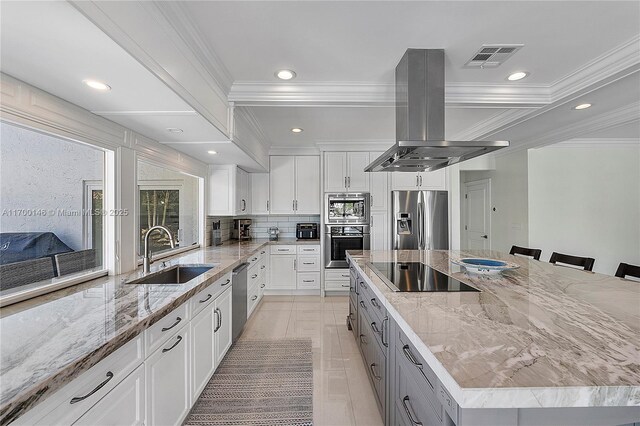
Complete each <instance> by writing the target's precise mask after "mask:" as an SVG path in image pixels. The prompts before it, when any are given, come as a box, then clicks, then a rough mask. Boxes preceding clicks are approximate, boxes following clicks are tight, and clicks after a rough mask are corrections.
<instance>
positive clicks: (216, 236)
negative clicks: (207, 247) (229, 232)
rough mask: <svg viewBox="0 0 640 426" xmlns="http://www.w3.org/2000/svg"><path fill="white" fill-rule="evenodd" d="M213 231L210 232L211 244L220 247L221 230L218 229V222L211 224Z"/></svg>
mask: <svg viewBox="0 0 640 426" xmlns="http://www.w3.org/2000/svg"><path fill="white" fill-rule="evenodd" d="M212 226H213V230H212V231H211V244H212V245H214V246H221V245H222V230H221V229H220V221H219V220H218V221H215V222H213V225H212Z"/></svg>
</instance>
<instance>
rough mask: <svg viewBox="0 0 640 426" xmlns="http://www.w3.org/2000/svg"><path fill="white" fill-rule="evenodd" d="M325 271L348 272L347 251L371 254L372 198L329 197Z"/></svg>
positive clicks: (343, 195) (362, 194)
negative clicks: (370, 212) (346, 270)
mask: <svg viewBox="0 0 640 426" xmlns="http://www.w3.org/2000/svg"><path fill="white" fill-rule="evenodd" d="M324 236H325V244H324V247H325V248H324V257H325V268H331V269H333V268H348V267H349V265H348V264H347V256H346V252H347V251H348V250H369V244H370V236H369V194H368V193H349V194H327V202H326V211H325V230H324Z"/></svg>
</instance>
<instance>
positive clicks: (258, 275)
mask: <svg viewBox="0 0 640 426" xmlns="http://www.w3.org/2000/svg"><path fill="white" fill-rule="evenodd" d="M261 280H262V272H261V271H260V268H252V269H251V270H249V271H247V288H251V287H253V286H255V285H257V284H258V283H259V282H261ZM262 281H263V280H262Z"/></svg>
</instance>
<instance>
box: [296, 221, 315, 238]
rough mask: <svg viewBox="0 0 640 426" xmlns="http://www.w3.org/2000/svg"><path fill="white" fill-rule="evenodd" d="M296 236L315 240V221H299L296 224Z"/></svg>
mask: <svg viewBox="0 0 640 426" xmlns="http://www.w3.org/2000/svg"><path fill="white" fill-rule="evenodd" d="M296 238H297V239H299V240H317V239H318V224H317V223H299V224H298V225H296Z"/></svg>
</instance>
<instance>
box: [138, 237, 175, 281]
mask: <svg viewBox="0 0 640 426" xmlns="http://www.w3.org/2000/svg"><path fill="white" fill-rule="evenodd" d="M156 229H159V230H161V231H164V232H166V233H167V235H168V236H169V244H171V248H176V243H175V242H174V240H173V235H171V231H169V229H167V228H165V227H164V226H160V225H156V226H152V227H151V228H149V230H148V231H147V233H146V234H144V256H143V257H142V272H143V273H145V274H146V273H148V272H149V271H150V270H151V263H153V261H152V260H151V252H150V250H149V235H151V233H152V232H153V231H155V230H156Z"/></svg>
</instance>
